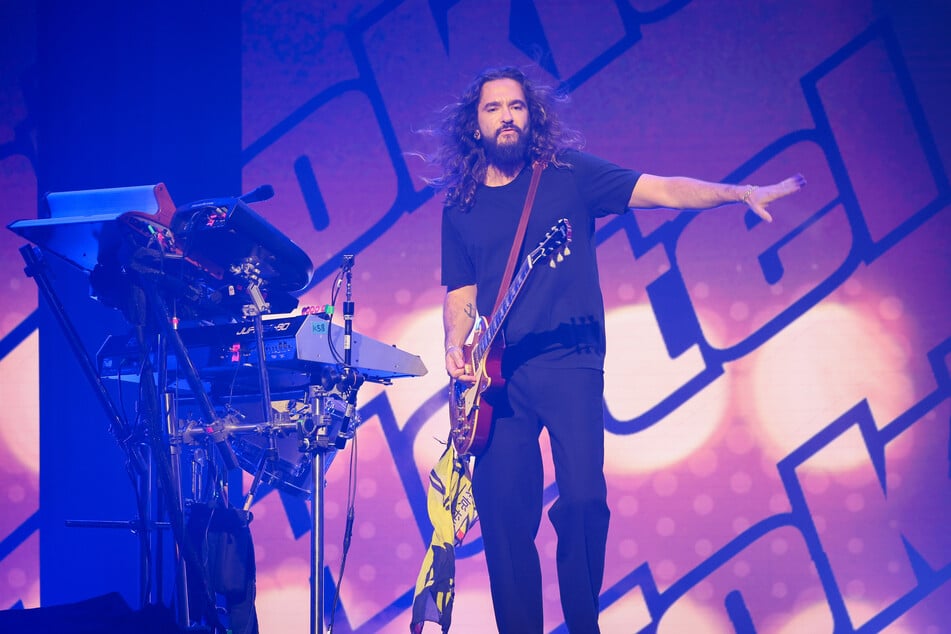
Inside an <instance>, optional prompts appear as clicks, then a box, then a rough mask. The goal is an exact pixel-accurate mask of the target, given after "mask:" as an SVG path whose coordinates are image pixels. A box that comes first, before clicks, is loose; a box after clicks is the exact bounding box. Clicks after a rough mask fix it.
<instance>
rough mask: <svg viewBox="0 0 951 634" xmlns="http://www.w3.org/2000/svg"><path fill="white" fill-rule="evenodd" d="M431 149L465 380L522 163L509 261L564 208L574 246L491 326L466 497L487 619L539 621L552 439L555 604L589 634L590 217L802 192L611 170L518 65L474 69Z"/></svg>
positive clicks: (593, 556) (595, 409) (503, 252)
mask: <svg viewBox="0 0 951 634" xmlns="http://www.w3.org/2000/svg"><path fill="white" fill-rule="evenodd" d="M441 134H442V141H443V143H442V146H441V148H440V150H439V153H438V154H437V155H436V160H437V162H438V163H439V164H440V165H441V167H442V169H443V174H442V176H441V177H440V178H439V179H436V180H435V181H434V182H433V184H434V185H435V186H437V187H439V188H441V189H444V190H445V191H446V205H445V208H444V210H443V220H442V223H443V225H442V282H443V284H444V285H445V286H446V289H447V293H446V298H445V304H444V307H443V323H444V327H445V346H446V370H447V372H448V373H449V375H450V376H451V377H453V378H455V379H457V380H461V381H472V380H474V378H475V377H474V369H473V368H472V367H471V366H470V367H467V365H466V362H467V359H465V358H464V355H463V349H462V347H463V345H464V344H465V342H466V340H467V337H468V336H469V334H470V331H471V330H472V327H473V325H474V323H475V320H476V318H477V316H478V315H485V316H487V317H491V314H492V310H493V308H494V307H493V303H494V301H495V299H496V296H497V294H498V292H499V289H500V288H501V287H502V285H504V286H505V287H508V285H509V283H510V280H503V279H501V278H502V275H503V270H504V268H505V265H506V260H507V258H508V254H509V250H510V248H511V245H512V241H513V239H514V236H515V234H516V226H517V224H518V221H519V216H520V213H521V210H522V207H523V205H524V203H525V200H526V196H527V193H528V189H529V183H530V180H531V176H532V173H533V171H535V170H543V171H542V173H541V180H540V183H539V185H538V190H537V196H536V198H535V201H534V205H533V208H532V213H531V216H530V217H529V221H528V227H527V231H526V234H525V236H526V237H525V240H524V244H523V246H522V251H521V256H520V259H519V260H518V261H519V262H521V261H522V259H524V257H525V255H526V254H527V253H528V251H530V250H531V249H533V248H534V247H535V245H536V244H537V243H538V240H540V239H541V238H542V237H543V236H544V235H545V233H546V232H547V231H548V230H549V229H550V228H551V227H552V226H553V225H554V224H555V223H556V222H557V221H558V220H559V219H561V218H567V219H568V221H569V222H570V224H571V227H572V242H571V244H570V251H571V253H570V256H569V257H567V258H565V259H564V261H563V262H561V263H560V264H559V265H558V266H557V267H556V268H554V269H549V268H548V267H536V269H534V270H533V271H532V275H531V277H530V278H529V279H528V281H527V282H526V284H525V286H524V287H523V289H522V291H521V293H520V295H519V296H518V299H517V301H516V302H515V304H514V305H513V307H512V308H511V311H510V312H509V314H508V317H507V319H506V321H505V324H504V327H503V334H504V341H505V351H504V354H503V356H502V362H501V374H502V376H503V377H504V378H505V387H504V391H503V395H502V402H501V403H494V404H493V420H492V421H491V426H490V429H491V435H490V437H489V439H488V442H487V445H486V447H485V449H484V451H482V452H481V453H480V454H479V455H478V456H477V458H476V461H475V469H474V472H473V480H472V486H473V493H474V496H475V503H476V509H477V510H478V513H479V519H480V523H481V527H482V537H483V541H484V544H485V557H486V563H487V566H488V571H489V580H490V586H491V591H492V600H493V605H494V609H495V618H496V622H497V624H498V627H499V631H500V632H501V633H502V634H508V633H512V634H532V633H540V632H541V631H542V625H543V618H542V588H541V567H540V564H539V559H538V552H537V550H536V548H535V542H534V540H535V536H536V534H537V532H538V528H539V523H540V521H541V512H542V492H543V488H544V481H543V472H542V456H541V451H540V447H539V442H538V439H539V434H540V432H541V430H542V428H546V429H547V431H548V434H549V438H550V441H551V450H552V460H553V463H554V467H555V481H556V484H557V487H558V493H559V496H558V499H557V501H556V502H555V503H554V504H553V505H552V508H551V510H550V511H549V517H550V519H551V521H552V524H553V526H554V527H555V531H556V533H557V536H558V547H557V554H556V559H557V568H558V580H559V588H560V596H561V604H562V610H563V612H564V618H565V622H566V624H567V626H568V629H569V631H570V632H572V633H573V634H586V633H590V632H598V631H599V630H598V611H599V607H598V595H599V593H600V590H601V583H602V578H603V574H604V558H605V546H606V540H607V531H608V517H609V511H608V507H607V501H606V500H607V490H606V485H605V479H604V473H603V467H604V464H603V463H604V430H603V420H604V411H603V388H604V379H603V363H604V351H605V338H604V306H603V300H602V296H601V290H600V287H599V285H598V271H597V263H596V258H595V244H594V230H595V218H597V217H601V216H605V215H607V214H619V213H624V212H625V211H626V210H627V209H628V208H630V207H636V208H651V207H665V208H671V209H707V208H712V207H717V206H720V205H723V204H727V203H737V202H741V203H744V204H745V205H747V206H749V208H750V209H752V210H753V211H754V212H755V213H756V214H757V215H758V216H759V217H760V218H762V219H764V220H766V221H771V217H770V215H769V213H768V212H767V209H766V207H767V205H768V204H769V203H770V202H772V201H773V200H776V199H778V198H780V197H782V196H786V195H789V194H792V193H793V192H796V191H798V190H799V189H800V188H801V187H802V186H803V184H804V183H805V181H804V180H803V179H802V177H801V176H798V175H797V176H794V177H792V178H789V179H786V180H784V181H782V182H781V183H778V184H775V185H770V186H765V187H754V186H751V185H725V184H720V183H709V182H703V181H698V180H694V179H689V178H681V177H676V178H664V177H660V176H653V175H650V174H639V173H637V172H634V171H631V170H627V169H623V168H621V167H618V166H617V165H614V164H611V163H608V162H607V161H604V160H602V159H599V158H596V157H594V156H591V155H589V154H586V153H583V152H580V151H578V150H577V149H574V148H576V147H577V146H578V139H579V137H578V135H577V134H576V133H574V132H572V131H570V130H567V129H565V128H564V127H563V126H562V125H561V124H560V122H559V120H558V118H557V115H556V113H555V112H554V111H553V110H552V99H551V96H550V93H549V92H548V90H547V89H544V88H541V87H538V86H535V85H534V84H533V83H532V82H531V81H530V80H528V79H527V78H526V76H525V75H524V74H523V73H522V72H521V71H519V70H518V69H515V68H500V69H492V70H488V71H486V72H484V73H483V74H481V75H480V76H479V77H477V78H476V79H475V81H474V82H473V83H472V84H471V85H470V86H469V88H468V89H467V91H466V92H465V93H464V95H463V97H462V99H461V100H460V101H459V102H458V103H456V104H454V105H453V106H451V107H450V108H449V110H448V114H447V116H446V118H445V120H444V123H443V128H442V130H441Z"/></svg>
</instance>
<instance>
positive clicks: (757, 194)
mask: <svg viewBox="0 0 951 634" xmlns="http://www.w3.org/2000/svg"><path fill="white" fill-rule="evenodd" d="M805 184H806V179H805V178H803V177H802V174H796V175H795V176H790V177H789V178H787V179H786V180H783V181H780V182H778V183H776V184H775V185H766V186H764V187H756V188H754V189H753V191H752V192H751V193H750V196H749V198H748V199H747V200H746V204H747V205H748V206H749V208H750V209H752V210H753V213H755V214H756V215H757V216H759V217H760V218H762V219H763V220H765V221H766V222H772V221H773V217H772V216H771V215H769V212H768V211H767V210H766V206H767V205H769V203H771V202H773V201H774V200H776V199H778V198H782V197H783V196H788V195H790V194H795V193H796V192H798V191H799V190H800V189H802V188H803V187H804V186H805Z"/></svg>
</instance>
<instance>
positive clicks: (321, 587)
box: [310, 255, 362, 634]
mask: <svg viewBox="0 0 951 634" xmlns="http://www.w3.org/2000/svg"><path fill="white" fill-rule="evenodd" d="M353 260H354V258H353V256H352V255H345V256H343V264H342V265H341V268H342V272H343V274H344V277H345V278H346V297H345V300H344V302H343V313H344V316H343V319H344V338H343V355H344V372H345V376H347V375H349V374H350V372H351V368H350V360H351V354H352V353H351V348H352V338H353V337H352V332H353V331H352V328H353V301H352V294H351V281H352V269H353ZM327 336H328V338H329V337H330V333H329V332H328V335H327ZM361 383H362V380H359V379H355V380H354V381H353V384H352V385H351V386H350V387H349V388H348V389H349V392H348V398H347V403H348V404H347V415H346V416H345V418H346V419H347V420H346V426H347V427H349V426H350V425H351V424H352V418H353V416H354V413H353V411H352V410H353V405H354V402H355V400H356V393H357V389H358V388H359V387H360V384H361ZM310 397H311V412H313V413H315V416H316V419H315V424H316V430H315V434H314V435H315V436H316V438H317V439H316V442H314V443H313V447H312V448H311V450H312V451H315V454H316V455H315V456H314V461H313V463H312V464H311V467H310V473H311V478H312V479H311V491H312V493H311V503H310V522H311V524H310V525H311V527H312V530H311V533H310V535H311V540H310V562H311V563H310V631H311V634H324V592H325V589H326V584H325V583H324V477H325V475H326V472H327V452H328V451H330V450H333V449H334V447H335V443H336V442H337V431H338V430H336V429H331V427H332V426H331V425H326V424H325V423H327V422H329V420H330V417H329V416H325V414H326V412H325V411H324V409H325V403H326V400H325V395H324V392H323V389H322V388H321V387H315V388H311V394H310ZM343 431H344V434H346V433H347V432H348V429H344V430H343ZM321 436H323V437H322V438H321ZM338 446H339V447H342V446H343V445H342V444H340V445H338ZM344 556H346V555H345V554H344ZM340 581H341V580H338V581H337V583H340Z"/></svg>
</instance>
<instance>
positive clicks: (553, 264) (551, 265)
mask: <svg viewBox="0 0 951 634" xmlns="http://www.w3.org/2000/svg"><path fill="white" fill-rule="evenodd" d="M548 266H550V267H551V268H555V261H554V260H548Z"/></svg>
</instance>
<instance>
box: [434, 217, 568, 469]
mask: <svg viewBox="0 0 951 634" xmlns="http://www.w3.org/2000/svg"><path fill="white" fill-rule="evenodd" d="M569 242H571V224H570V223H569V222H568V220H567V219H565V218H562V219H561V220H559V221H558V222H557V223H556V224H555V226H553V227H552V228H551V229H549V230H548V233H546V234H545V238H544V240H542V241H541V242H539V243H538V246H537V247H535V248H534V249H533V250H532V252H531V253H529V254H528V255H527V256H526V257H525V261H524V262H522V266H521V267H519V269H518V272H517V273H516V274H515V277H514V278H513V279H512V283H511V285H509V289H508V291H507V292H506V293H505V296H504V297H503V298H502V302H501V303H500V304H499V307H498V308H497V309H496V310H495V314H493V315H492V319H490V320H486V318H485V317H484V316H482V317H479V321H477V322H476V325H475V332H474V333H473V336H472V343H468V344H466V345H464V346H463V347H462V356H463V358H464V359H465V362H466V366H467V367H471V368H472V374H473V375H475V377H476V379H475V381H473V382H472V383H467V382H464V381H459V380H457V379H450V380H449V438H450V440H451V441H452V443H453V445H454V446H455V448H456V453H458V454H459V455H460V456H466V455H474V456H477V455H479V454H480V453H482V451H483V450H484V449H485V446H486V444H487V443H488V440H489V434H490V432H491V431H492V405H491V400H492V398H491V396H492V393H493V392H496V391H497V390H499V389H500V388H502V387H503V386H504V385H505V379H504V378H503V377H502V372H501V370H502V351H503V349H504V348H505V345H504V343H503V342H501V341H496V335H498V333H499V330H500V329H501V328H502V323H503V322H504V321H505V318H506V317H507V316H508V314H509V309H510V308H512V304H514V303H515V299H516V298H517V297H518V294H519V293H520V292H521V290H522V287H523V286H524V285H525V281H526V280H527V279H528V276H529V274H530V273H531V272H532V269H534V267H535V265H536V264H537V263H538V262H540V261H541V260H543V259H545V258H549V266H551V267H552V268H554V267H555V266H556V263H557V262H561V261H562V260H563V259H564V257H565V256H567V255H569V254H570V251H569V250H568V243H569ZM484 397H488V398H484Z"/></svg>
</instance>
